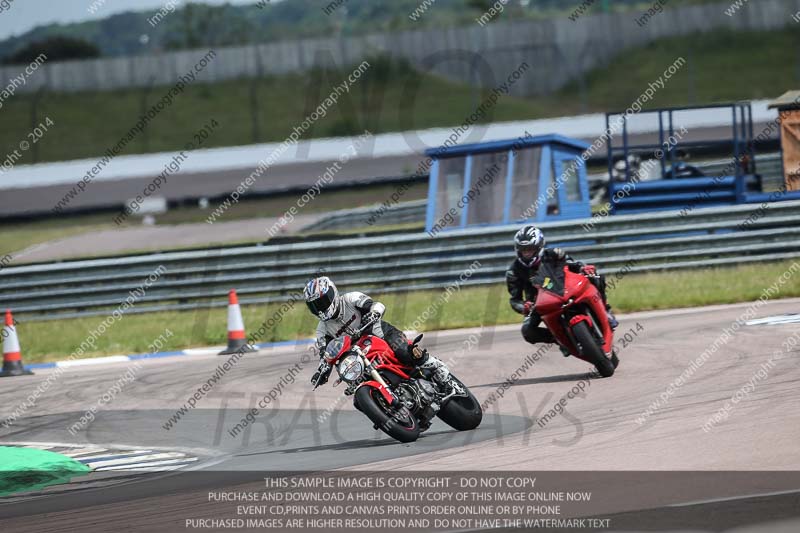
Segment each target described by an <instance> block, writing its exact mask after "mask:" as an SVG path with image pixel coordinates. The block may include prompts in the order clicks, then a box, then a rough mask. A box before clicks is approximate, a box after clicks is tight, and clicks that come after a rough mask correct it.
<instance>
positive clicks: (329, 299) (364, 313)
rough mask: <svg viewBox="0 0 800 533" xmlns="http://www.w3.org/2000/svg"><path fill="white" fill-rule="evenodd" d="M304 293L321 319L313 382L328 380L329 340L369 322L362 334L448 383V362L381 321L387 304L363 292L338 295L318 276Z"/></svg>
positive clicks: (407, 363)
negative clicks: (410, 342) (411, 345)
mask: <svg viewBox="0 0 800 533" xmlns="http://www.w3.org/2000/svg"><path fill="white" fill-rule="evenodd" d="M303 296H304V298H305V301H306V305H307V306H308V309H309V311H311V313H312V314H314V315H315V316H317V317H318V318H319V319H320V321H319V324H318V325H317V336H316V338H317V341H316V348H317V349H318V350H319V357H320V364H319V368H318V369H317V372H316V373H315V374H314V377H312V378H311V383H312V384H315V385H316V384H319V385H322V384H324V383H325V382H326V381H328V376H329V375H330V372H331V369H332V367H331V365H329V364H328V362H327V361H325V359H324V358H323V356H324V354H325V347H326V346H327V345H328V343H329V342H330V341H331V340H333V339H335V338H337V337H339V336H341V335H355V334H356V333H357V332H358V331H359V330H360V329H361V328H362V327H364V326H366V325H368V324H372V326H371V328H369V329H368V330H366V331H365V332H364V333H366V334H369V335H375V336H376V337H380V338H381V339H383V340H385V341H386V343H387V344H388V345H389V346H390V347H391V348H392V350H393V351H394V353H395V355H396V356H397V358H398V359H399V360H400V362H401V363H403V364H404V365H406V366H411V367H419V368H420V369H421V370H425V371H428V372H429V373H430V374H431V376H432V378H433V380H434V381H436V382H437V383H440V384H442V383H445V382H447V380H448V378H449V377H450V370H449V369H448V368H447V365H445V364H444V363H443V362H442V361H441V360H439V359H438V358H436V357H434V356H433V355H430V354H429V353H428V351H427V350H420V349H419V348H417V349H412V348H411V347H410V346H409V344H408V339H407V337H406V335H405V334H404V333H403V332H402V331H401V330H399V329H397V328H396V327H394V326H393V325H391V324H390V323H388V322H386V321H385V320H382V317H383V314H384V312H385V311H386V306H384V305H383V304H382V303H380V302H375V301H373V300H372V298H370V297H369V296H367V295H366V294H364V293H363V292H347V293H344V294H339V291H338V289H337V288H336V285H335V284H334V283H333V281H331V279H330V278H328V277H327V276H321V277H318V278H314V279H312V280H310V281H309V282H308V283H307V284H306V287H305V289H304V290H303ZM318 380H319V383H317V381H318Z"/></svg>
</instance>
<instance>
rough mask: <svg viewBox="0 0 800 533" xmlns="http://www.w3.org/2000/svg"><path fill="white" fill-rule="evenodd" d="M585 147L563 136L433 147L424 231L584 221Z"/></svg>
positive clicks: (429, 152)
mask: <svg viewBox="0 0 800 533" xmlns="http://www.w3.org/2000/svg"><path fill="white" fill-rule="evenodd" d="M587 148H589V144H587V143H585V142H583V141H579V140H576V139H570V138H568V137H563V136H561V135H542V136H537V137H533V136H531V135H530V134H527V132H526V135H525V136H523V137H519V138H517V139H510V140H505V141H492V142H484V143H475V144H465V145H459V146H452V147H439V148H431V149H429V150H427V151H426V152H425V153H426V155H428V156H429V157H430V158H431V159H432V160H433V161H432V165H431V172H430V180H429V184H428V209H427V214H426V220H425V230H426V231H427V232H428V234H429V235H431V236H433V235H436V234H437V233H439V232H441V231H447V230H452V229H456V228H466V227H473V226H488V225H502V224H513V223H521V222H525V221H531V222H543V221H552V220H566V219H576V218H588V217H590V216H591V208H590V206H589V185H588V182H587V178H586V163H585V161H584V160H583V158H582V157H581V153H582V152H584V151H585V150H586V149H587Z"/></svg>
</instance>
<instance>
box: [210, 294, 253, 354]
mask: <svg viewBox="0 0 800 533" xmlns="http://www.w3.org/2000/svg"><path fill="white" fill-rule="evenodd" d="M255 351H257V350H256V349H255V348H253V347H252V346H250V345H249V344H247V336H246V335H245V333H244V320H242V310H241V309H240V308H239V298H238V297H237V296H236V290H235V289H231V290H230V292H228V347H227V348H225V349H224V350H222V351H221V352H219V355H230V354H232V353H245V352H255Z"/></svg>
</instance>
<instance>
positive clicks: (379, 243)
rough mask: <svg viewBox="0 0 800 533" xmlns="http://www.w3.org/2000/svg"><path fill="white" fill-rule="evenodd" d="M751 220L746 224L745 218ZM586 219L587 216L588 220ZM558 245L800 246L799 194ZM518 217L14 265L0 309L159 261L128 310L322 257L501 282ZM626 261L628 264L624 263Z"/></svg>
mask: <svg viewBox="0 0 800 533" xmlns="http://www.w3.org/2000/svg"><path fill="white" fill-rule="evenodd" d="M748 219H749V222H748V224H747V225H746V229H744V230H742V229H737V227H738V228H741V226H742V224H743V223H744V222H745V221H746V220H748ZM590 223H591V224H590ZM540 226H541V228H542V229H543V230H544V231H545V235H547V237H548V241H549V243H550V244H551V245H559V246H562V247H564V248H566V249H568V250H569V252H570V253H571V254H573V255H574V256H575V257H577V258H580V259H581V260H583V261H585V262H592V263H595V264H597V265H599V266H600V267H601V268H603V269H605V270H606V271H608V270H612V269H614V268H618V267H621V266H624V265H626V264H627V263H628V262H629V261H630V260H631V259H633V258H635V259H636V260H637V262H636V266H635V267H634V268H633V269H632V270H634V271H648V270H666V269H675V268H690V267H699V266H705V265H734V264H739V263H748V262H757V261H771V260H780V259H785V258H791V257H800V201H796V202H777V203H773V204H770V205H769V206H768V208H766V209H761V208H760V205H758V204H754V205H740V206H734V207H725V208H713V209H702V210H701V209H697V210H693V211H690V212H689V213H688V214H683V215H682V214H681V213H680V212H679V211H674V212H659V213H650V214H642V215H628V216H610V217H605V218H598V219H594V220H592V221H590V220H572V221H566V222H557V223H543V224H541V225H540ZM516 229H517V226H500V227H498V226H493V227H485V228H479V229H472V230H458V231H449V232H443V233H441V234H439V235H437V236H436V237H434V238H430V237H428V236H427V234H424V233H415V234H403V235H391V236H378V237H363V238H347V239H337V240H328V241H325V240H320V239H313V240H310V241H304V242H300V243H292V244H279V245H254V246H242V247H236V248H227V249H210V250H200V251H186V252H169V253H154V254H146V255H138V256H130V257H120V258H111V259H91V260H81V261H65V262H59V263H47V264H32V265H22V266H9V267H6V268H5V269H3V270H2V272H0V308H5V307H10V308H12V309H13V310H14V311H15V313H24V315H25V316H24V319H25V320H28V321H30V320H46V319H52V318H59V317H74V316H90V315H102V314H105V313H107V312H108V310H109V309H111V308H114V307H116V306H117V305H119V303H120V302H121V301H123V300H124V299H125V298H126V297H127V296H128V291H130V290H132V289H134V288H135V287H138V286H139V285H140V284H141V282H142V280H143V279H144V278H145V277H147V276H148V275H149V274H150V273H151V272H152V271H153V270H154V269H155V268H156V267H158V266H159V265H164V267H165V269H166V270H165V271H164V272H163V273H162V275H161V277H160V278H159V280H158V281H157V282H156V283H154V284H153V285H152V286H151V287H150V288H149V289H148V290H147V292H146V294H145V295H144V296H142V297H140V298H138V300H137V303H136V305H135V306H134V307H133V308H132V309H131V310H129V311H128V312H132V313H142V312H153V311H162V310H178V309H195V308H200V307H216V306H224V305H226V303H227V294H228V291H229V290H230V289H231V288H236V290H237V293H238V294H239V295H240V299H239V301H240V303H242V304H248V303H263V302H279V301H286V300H287V299H288V297H289V294H291V293H297V292H298V291H300V290H301V288H302V286H303V284H304V282H305V281H306V280H307V279H308V278H309V277H311V276H312V275H314V273H315V272H316V271H317V270H318V269H319V268H324V269H325V271H326V273H328V274H330V275H332V276H334V277H335V279H336V281H337V283H338V284H339V285H340V286H342V287H345V288H348V289H352V288H358V289H364V290H371V291H373V292H378V293H387V292H395V291H406V290H416V289H432V288H441V287H444V286H446V285H448V284H449V283H452V282H453V281H454V280H455V279H456V278H457V277H458V275H459V274H460V273H461V272H462V271H463V270H464V269H465V268H466V267H467V266H468V265H469V264H470V263H471V262H472V261H474V260H476V259H477V260H479V261H480V262H481V265H482V267H481V268H480V269H478V270H477V271H476V272H475V273H474V274H473V275H472V277H470V278H469V280H468V281H467V283H466V284H468V285H473V284H486V283H497V282H500V281H501V280H502V278H503V273H504V271H505V268H506V267H507V266H508V264H509V263H510V261H511V260H512V258H513V247H512V237H513V235H514V232H515V231H516ZM628 266H629V265H628Z"/></svg>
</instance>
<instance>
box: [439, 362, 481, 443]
mask: <svg viewBox="0 0 800 533" xmlns="http://www.w3.org/2000/svg"><path fill="white" fill-rule="evenodd" d="M451 379H452V380H453V381H456V382H457V383H458V384H459V385H461V386H462V387H464V390H465V391H467V396H466V397H464V396H454V397H453V398H450V399H449V400H447V403H446V404H444V405H443V406H442V408H441V409H439V412H438V413H436V416H438V417H439V418H440V419H441V420H442V421H443V422H444V423H445V424H447V425H448V426H450V427H451V428H453V429H455V430H456V431H469V430H472V429H475V428H476V427H478V426H479V425H480V423H481V420H483V409H481V404H480V403H479V402H478V399H477V398H475V395H473V394H472V392H471V391H470V390H469V389H468V388H467V387H466V386H465V385H464V384H463V383H461V381H460V380H459V379H458V378H456V377H455V376H451Z"/></svg>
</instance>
